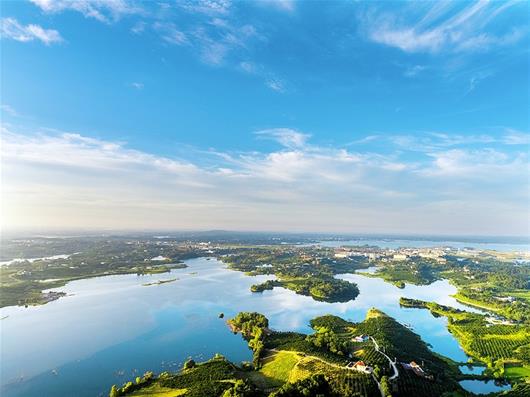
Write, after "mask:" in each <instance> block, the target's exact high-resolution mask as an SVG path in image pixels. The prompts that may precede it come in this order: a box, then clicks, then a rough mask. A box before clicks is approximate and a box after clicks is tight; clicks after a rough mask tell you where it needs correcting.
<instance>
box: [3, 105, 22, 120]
mask: <svg viewBox="0 0 530 397" xmlns="http://www.w3.org/2000/svg"><path fill="white" fill-rule="evenodd" d="M0 109H2V110H3V111H4V112H6V113H8V114H10V115H11V116H14V117H18V116H19V114H18V112H17V111H16V110H15V109H14V108H13V107H12V106H10V105H7V104H5V103H3V104H2V105H0Z"/></svg>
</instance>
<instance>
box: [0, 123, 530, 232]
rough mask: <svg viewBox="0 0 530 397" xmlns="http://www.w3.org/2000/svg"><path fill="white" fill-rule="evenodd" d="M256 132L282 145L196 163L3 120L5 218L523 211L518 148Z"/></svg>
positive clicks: (243, 222)
mask: <svg viewBox="0 0 530 397" xmlns="http://www.w3.org/2000/svg"><path fill="white" fill-rule="evenodd" d="M257 136H258V137H269V138H271V139H275V140H277V141H278V142H279V143H280V144H281V145H282V148H281V149H280V150H277V151H271V152H258V151H249V152H243V153H235V154H234V153H227V152H220V153H210V152H196V153H191V154H190V157H191V158H193V162H191V161H188V160H183V159H174V158H169V157H164V156H158V155H154V154H150V153H146V152H142V151H138V150H133V149H130V148H128V147H127V145H126V144H124V143H120V142H110V141H105V140H100V139H95V138H91V137H86V136H83V135H79V134H75V133H49V132H47V133H46V132H43V133H40V134H37V135H32V136H27V135H21V134H17V133H13V132H11V131H9V130H7V129H5V128H4V130H3V131H2V145H1V148H2V168H3V178H4V180H3V192H2V199H3V206H2V211H3V213H2V217H3V219H5V222H4V224H5V225H7V227H14V226H19V227H22V226H24V227H37V226H43V227H84V228H91V227H92V228H98V227H99V228H103V227H113V228H142V229H146V228H172V229H182V228H188V229H189V228H194V229H197V228H230V229H262V230H291V231H293V230H306V231H307V230H320V231H336V232H338V231H350V232H352V231H357V232H377V231H380V232H381V231H385V232H416V233H420V232H437V233H450V232H452V231H454V230H456V229H458V231H460V232H469V233H472V232H477V231H479V232H480V231H483V230H486V229H488V228H489V229H491V230H494V231H496V232H498V233H501V234H510V233H511V234H514V233H515V234H517V233H519V232H520V231H521V230H523V223H524V222H523V220H522V218H523V217H524V216H522V214H526V213H527V211H528V208H527V201H528V183H527V180H526V179H525V178H524V177H523V175H526V174H524V173H525V172H526V167H527V164H528V158H527V156H525V155H524V154H521V153H519V154H517V155H512V154H511V153H504V152H501V151H498V150H497V151H492V150H489V149H486V148H482V149H478V150H475V151H470V150H464V149H451V150H445V151H438V152H432V153H431V154H430V157H429V158H428V159H427V160H425V161H423V162H419V163H418V162H412V161H411V160H407V158H404V157H401V155H400V153H399V152H396V153H394V154H380V153H373V152H369V151H364V152H354V151H349V150H346V149H344V148H340V147H334V146H325V147H324V146H319V145H315V144H311V143H309V141H308V140H309V135H307V134H304V133H303V132H300V131H297V130H293V129H288V128H277V129H270V130H265V131H260V132H259V133H258V134H257ZM205 156H207V157H208V158H205ZM212 156H213V157H214V159H213V160H212V158H211V157H212ZM205 164H207V165H205ZM484 208H487V209H488V211H486V212H484V211H483V209H484ZM464 209H465V210H464ZM475 209H476V210H475ZM471 221H472V222H471ZM493 221H494V222H495V227H493V226H492V224H491V222H493ZM440 225H441V226H440ZM489 229H488V230H489Z"/></svg>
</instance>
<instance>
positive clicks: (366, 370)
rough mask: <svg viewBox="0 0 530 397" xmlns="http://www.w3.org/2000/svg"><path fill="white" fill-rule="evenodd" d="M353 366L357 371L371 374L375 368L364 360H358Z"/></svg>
mask: <svg viewBox="0 0 530 397" xmlns="http://www.w3.org/2000/svg"><path fill="white" fill-rule="evenodd" d="M352 368H353V369H355V370H356V371H359V372H362V373H365V374H371V373H372V372H373V368H372V367H370V366H368V365H366V364H365V363H364V361H357V362H356V363H355V364H353V366H352Z"/></svg>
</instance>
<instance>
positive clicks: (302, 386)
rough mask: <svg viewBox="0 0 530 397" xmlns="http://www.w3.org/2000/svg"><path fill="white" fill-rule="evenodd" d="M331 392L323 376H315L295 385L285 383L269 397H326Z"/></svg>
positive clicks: (330, 394)
mask: <svg viewBox="0 0 530 397" xmlns="http://www.w3.org/2000/svg"><path fill="white" fill-rule="evenodd" d="M332 395H333V393H332V390H331V387H330V385H329V382H328V380H327V379H326V378H325V376H324V375H321V374H316V375H313V376H311V377H309V378H307V379H303V380H300V381H298V382H295V383H286V384H285V385H283V386H282V387H281V388H280V389H279V390H277V391H276V392H273V393H271V394H270V397H327V396H332Z"/></svg>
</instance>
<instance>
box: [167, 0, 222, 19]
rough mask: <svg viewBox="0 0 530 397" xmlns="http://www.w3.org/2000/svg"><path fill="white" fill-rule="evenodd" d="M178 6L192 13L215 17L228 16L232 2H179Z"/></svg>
mask: <svg viewBox="0 0 530 397" xmlns="http://www.w3.org/2000/svg"><path fill="white" fill-rule="evenodd" d="M177 5H178V6H179V7H181V8H183V9H185V10H187V11H189V12H192V13H199V14H205V15H208V16H214V15H225V14H227V13H228V12H229V11H230V8H231V6H232V2H231V1H229V0H197V1H189V0H178V1H177Z"/></svg>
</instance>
